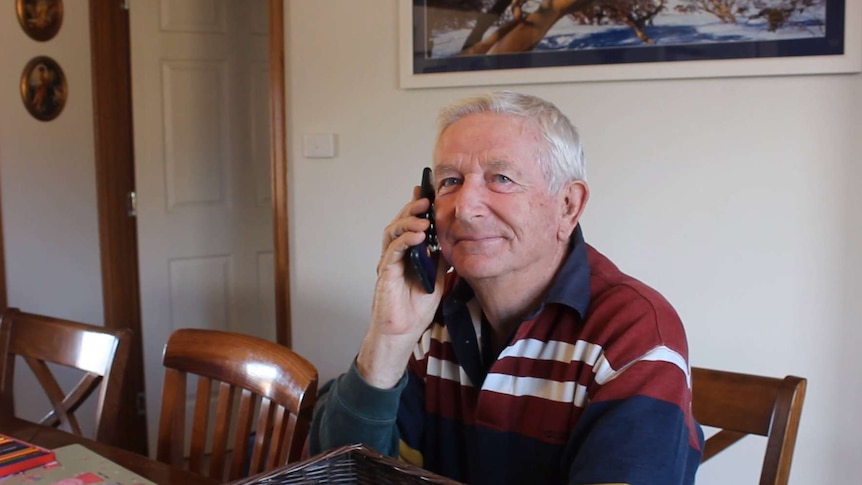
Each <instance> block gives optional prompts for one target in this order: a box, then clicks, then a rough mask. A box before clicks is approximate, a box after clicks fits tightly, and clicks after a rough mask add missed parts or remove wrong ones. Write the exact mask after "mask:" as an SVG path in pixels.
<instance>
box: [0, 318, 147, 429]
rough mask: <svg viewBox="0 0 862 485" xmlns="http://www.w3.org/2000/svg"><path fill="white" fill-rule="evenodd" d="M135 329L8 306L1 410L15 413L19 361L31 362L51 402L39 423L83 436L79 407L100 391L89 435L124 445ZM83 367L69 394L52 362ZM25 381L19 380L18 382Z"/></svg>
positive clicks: (0, 330) (3, 323)
mask: <svg viewBox="0 0 862 485" xmlns="http://www.w3.org/2000/svg"><path fill="white" fill-rule="evenodd" d="M131 338H132V333H131V330H128V329H120V330H117V329H110V328H105V327H99V326H95V325H89V324H85V323H79V322H74V321H70V320H62V319H59V318H53V317H48V316H43V315H36V314H32V313H25V312H22V311H20V310H18V309H16V308H10V309H7V310H6V311H5V312H4V313H3V316H2V319H0V413H9V414H11V415H15V402H14V399H13V392H14V377H15V361H16V360H17V357H21V358H22V359H23V360H24V362H26V363H27V365H29V367H30V369H31V370H32V371H33V374H34V375H35V376H36V378H37V380H38V381H39V384H41V386H42V388H43V389H44V391H45V394H46V395H47V397H48V399H49V400H50V402H51V408H52V409H51V411H50V412H48V413H47V414H46V415H45V417H44V418H42V419H41V420H40V421H39V424H44V425H48V426H53V427H59V428H61V429H64V430H65V431H69V432H71V433H74V434H77V435H82V436H84V435H85V433H83V432H82V430H81V426H80V425H79V424H78V419H77V418H76V417H75V411H76V410H77V409H78V408H79V407H80V406H81V404H82V403H83V402H85V401H87V399H88V398H89V397H90V396H91V395H93V394H94V392H95V391H96V389H99V388H100V389H99V392H98V394H97V396H98V397H97V400H96V418H95V421H94V423H95V427H94V428H95V429H94V431H93V433H92V435H90V436H88V437H89V438H94V439H96V440H97V441H101V442H103V443H107V444H110V445H115V446H120V445H122V443H121V441H120V440H121V438H122V437H121V436H119V433H118V432H117V430H118V429H119V428H120V427H119V423H120V422H121V421H120V420H121V419H122V409H121V407H122V406H121V405H120V402H121V393H122V387H123V375H124V374H125V371H126V365H127V363H128V356H129V348H130V345H131ZM49 363H51V364H58V365H61V366H66V367H71V368H74V369H78V370H80V371H83V377H81V380H80V381H79V382H78V383H77V384H76V385H75V386H74V387H73V388H72V389H71V390H70V391H69V392H68V393H66V392H64V391H63V389H62V388H61V387H60V385H59V384H58V382H57V379H56V377H55V376H54V373H53V372H52V371H51V368H50V367H49V366H48V364H49ZM19 385H20V384H19Z"/></svg>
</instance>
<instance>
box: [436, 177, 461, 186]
mask: <svg viewBox="0 0 862 485" xmlns="http://www.w3.org/2000/svg"><path fill="white" fill-rule="evenodd" d="M458 182H459V181H458V179H457V178H455V177H447V178H444V179H443V180H441V181H440V187H451V186H452V185H455V184H457V183H458Z"/></svg>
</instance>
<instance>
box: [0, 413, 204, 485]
mask: <svg viewBox="0 0 862 485" xmlns="http://www.w3.org/2000/svg"><path fill="white" fill-rule="evenodd" d="M0 434H5V435H7V436H11V437H13V438H18V439H20V440H24V441H27V442H30V443H33V444H34V445H38V446H41V447H43V448H49V449H53V448H59V447H61V446H66V445H72V444H79V445H83V446H85V447H87V448H88V449H90V450H91V451H93V452H95V453H98V454H99V455H101V456H103V457H105V458H107V459H108V460H111V461H112V462H114V463H116V464H118V465H120V466H122V467H124V468H127V469H129V470H131V471H132V472H134V473H137V474H138V475H140V476H142V477H144V478H146V479H148V480H151V481H153V482H155V483H157V484H159V485H175V484H183V485H216V484H218V483H220V482H219V481H217V480H215V479H212V478H208V477H204V476H201V475H198V474H196V473H192V472H190V471H188V470H184V469H182V468H177V467H174V466H171V465H168V464H166V463H162V462H160V461H156V460H153V459H151V458H148V457H146V456H143V455H139V454H137V453H132V452H131V451H128V450H124V449H122V448H117V447H114V446H110V445H106V444H104V443H99V442H98V441H93V440H91V439H87V438H85V437H83V436H78V435H74V434H71V433H67V432H65V431H61V430H58V429H56V428H51V427H48V426H43V425H40V424H36V423H31V422H29V421H24V420H22V419H19V418H15V417H12V416H0Z"/></svg>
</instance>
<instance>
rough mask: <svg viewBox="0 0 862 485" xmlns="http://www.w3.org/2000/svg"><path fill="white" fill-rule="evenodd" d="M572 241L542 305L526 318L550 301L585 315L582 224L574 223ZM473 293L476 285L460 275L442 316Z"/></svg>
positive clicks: (587, 289)
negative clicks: (471, 284)
mask: <svg viewBox="0 0 862 485" xmlns="http://www.w3.org/2000/svg"><path fill="white" fill-rule="evenodd" d="M569 241H570V242H569V255H568V257H566V260H565V262H564V263H563V265H562V267H560V270H559V272H557V275H556V276H555V277H554V280H553V282H552V283H551V287H550V288H549V289H548V294H547V295H546V296H545V299H544V300H543V301H542V304H541V305H540V306H539V308H538V309H536V311H535V312H533V313H531V314H530V315H528V316H527V320H530V319H532V318H535V317H536V316H537V315H538V314H539V313H541V311H542V310H543V309H544V308H545V305H547V304H548V303H556V304H561V305H565V306H567V307H570V308H572V309H573V310H575V311H576V312H578V314H579V315H580V317H581V318H582V319H583V318H585V317H586V315H587V309H588V308H589V305H590V263H589V261H588V260H587V244H586V243H585V242H584V235H583V232H582V231H581V225H580V224H578V225H577V226H575V231H574V232H573V233H572V236H571V238H570V240H569ZM473 296H474V293H473V288H471V287H470V285H469V284H467V282H466V281H465V280H464V279H463V278H458V280H457V282H456V283H455V286H454V287H453V288H452V291H450V292H449V293H448V294H447V295H446V298H445V299H444V300H443V305H442V310H443V316H444V317H445V318H447V320H448V317H450V316H452V315H453V314H454V313H455V312H457V311H458V309H460V308H463V305H465V304H466V303H467V302H468V301H470V300H471V299H472V298H473Z"/></svg>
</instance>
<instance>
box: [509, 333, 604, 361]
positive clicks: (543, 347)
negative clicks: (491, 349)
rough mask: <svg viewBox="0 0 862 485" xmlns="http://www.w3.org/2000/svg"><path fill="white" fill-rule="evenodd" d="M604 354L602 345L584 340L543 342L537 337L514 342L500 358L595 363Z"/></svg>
mask: <svg viewBox="0 0 862 485" xmlns="http://www.w3.org/2000/svg"><path fill="white" fill-rule="evenodd" d="M601 355H602V347H601V346H600V345H596V344H592V343H589V342H586V341H583V340H578V341H577V342H575V344H574V345H573V344H570V343H569V342H562V341H559V340H549V341H547V342H542V341H541V340H536V339H523V340H518V341H517V342H514V343H513V344H512V345H510V346H509V347H507V348H506V349H504V350H503V352H501V353H500V358H501V359H502V358H503V357H517V358H527V359H537V360H553V361H556V362H562V363H565V364H568V363H570V362H583V363H585V364H589V365H595V363H596V361H597V360H598V359H599V358H600V356H601Z"/></svg>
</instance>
